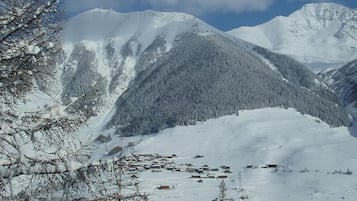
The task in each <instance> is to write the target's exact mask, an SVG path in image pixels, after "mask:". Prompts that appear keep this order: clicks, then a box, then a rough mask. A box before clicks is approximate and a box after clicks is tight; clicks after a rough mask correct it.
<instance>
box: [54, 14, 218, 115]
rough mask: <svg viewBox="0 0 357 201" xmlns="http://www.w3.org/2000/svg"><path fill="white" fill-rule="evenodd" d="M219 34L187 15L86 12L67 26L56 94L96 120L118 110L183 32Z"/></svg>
mask: <svg viewBox="0 0 357 201" xmlns="http://www.w3.org/2000/svg"><path fill="white" fill-rule="evenodd" d="M214 31H215V29H214V28H212V27H209V26H207V25H206V24H204V23H203V22H201V21H200V20H198V19H197V18H195V17H193V16H191V15H186V14H182V13H159V12H154V11H144V12H135V13H125V14H122V13H118V12H115V11H113V10H104V9H93V10H90V11H87V12H84V13H82V14H80V15H78V16H76V17H74V18H72V19H71V20H70V21H69V22H68V23H67V24H66V27H65V31H64V53H65V56H64V60H63V62H62V65H61V66H60V70H59V72H60V73H59V74H58V75H59V76H60V80H61V83H60V84H59V85H60V86H61V87H57V89H58V91H57V92H56V94H61V98H62V100H63V102H64V103H65V104H68V103H69V102H71V101H75V103H74V104H73V105H74V107H76V108H81V109H82V110H85V111H86V114H87V115H88V116H91V115H93V114H96V113H98V112H101V111H102V110H103V106H107V107H105V108H110V107H111V106H113V103H114V102H115V100H116V99H117V98H118V97H119V96H120V95H121V94H122V93H123V92H124V91H125V90H126V89H127V88H128V86H129V84H130V82H131V81H132V79H133V78H134V77H135V76H136V75H137V74H138V73H139V72H141V71H143V70H145V69H146V68H147V67H148V66H149V65H151V64H152V63H154V62H156V60H157V59H158V58H160V57H161V56H162V55H163V54H165V53H166V52H168V51H169V50H170V49H171V48H172V45H173V43H174V42H175V40H177V39H178V37H179V36H180V35H181V34H182V33H201V34H207V33H209V32H214ZM83 106H84V107H85V108H84V107H83ZM101 108H102V109H101Z"/></svg>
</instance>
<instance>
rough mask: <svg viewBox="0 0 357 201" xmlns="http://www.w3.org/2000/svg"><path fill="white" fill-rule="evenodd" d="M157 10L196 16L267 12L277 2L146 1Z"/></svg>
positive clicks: (246, 0) (213, 0) (223, 0)
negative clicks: (254, 11)
mask: <svg viewBox="0 0 357 201" xmlns="http://www.w3.org/2000/svg"><path fill="white" fill-rule="evenodd" d="M146 1H149V2H150V5H151V6H152V7H153V8H156V9H163V10H165V9H166V10H178V11H184V12H189V13H194V14H204V13H208V12H227V11H229V12H242V11H252V10H266V9H267V8H269V6H271V5H272V4H273V3H274V1H275V0H146Z"/></svg>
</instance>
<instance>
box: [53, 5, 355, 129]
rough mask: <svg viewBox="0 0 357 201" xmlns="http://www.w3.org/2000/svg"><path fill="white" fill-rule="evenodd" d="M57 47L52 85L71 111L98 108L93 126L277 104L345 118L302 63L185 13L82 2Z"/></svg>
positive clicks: (160, 123) (159, 122)
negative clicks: (84, 6)
mask: <svg viewBox="0 0 357 201" xmlns="http://www.w3.org/2000/svg"><path fill="white" fill-rule="evenodd" d="M64 47H65V48H64V56H63V62H62V63H61V65H60V67H59V71H58V77H59V78H60V80H61V83H60V87H57V91H58V92H56V94H60V97H61V99H62V101H63V103H64V104H69V103H72V104H71V107H72V108H73V111H77V110H78V109H79V110H81V111H83V112H84V113H85V114H86V115H87V117H92V116H96V115H99V116H100V119H96V122H95V125H98V126H97V127H96V129H98V127H102V126H103V125H104V124H105V123H106V122H108V123H107V124H106V128H116V129H117V128H123V129H127V130H126V131H125V134H128V135H133V134H143V133H151V132H157V131H159V130H161V129H164V128H166V127H172V126H175V125H181V124H192V123H195V122H196V121H202V120H207V119H210V118H214V117H219V116H222V115H227V114H233V113H236V112H237V110H241V109H257V108H264V107H277V106H283V107H293V108H296V109H297V110H298V111H299V112H302V113H306V114H310V115H313V116H316V117H319V118H321V119H322V120H324V121H326V122H328V123H329V124H331V125H333V126H341V125H348V124H349V122H350V120H349V119H348V116H347V114H346V113H345V112H344V110H343V109H342V108H341V107H339V106H338V100H337V98H336V96H335V95H334V94H333V93H332V92H331V91H329V90H328V89H327V88H326V87H325V86H324V85H323V84H322V83H321V82H320V81H319V80H318V77H316V76H315V75H314V74H313V73H311V72H310V71H308V70H307V69H305V68H304V66H302V65H301V64H299V63H297V62H295V61H294V60H292V59H290V58H288V57H286V56H283V55H278V54H274V53H271V52H270V51H268V50H266V49H262V48H258V47H256V46H254V45H251V44H248V43H246V42H243V41H241V40H238V39H234V38H232V37H230V36H228V35H227V34H226V33H223V32H220V31H218V30H216V29H214V28H212V27H211V26H209V25H207V24H205V23H204V22H202V21H201V20H199V19H197V18H195V17H193V16H190V15H187V14H181V13H159V12H154V11H144V12H134V13H125V14H122V13H117V12H115V11H113V10H103V9H94V10H90V11H87V12H85V13H82V14H80V15H78V16H76V17H74V18H73V19H71V20H70V21H69V22H68V23H67V25H66V29H65V31H64ZM248 78H249V79H248ZM124 91H126V93H125V94H123V92H124ZM122 94H123V95H122ZM323 108H327V109H323ZM124 125H125V126H124ZM121 130H122V129H121Z"/></svg>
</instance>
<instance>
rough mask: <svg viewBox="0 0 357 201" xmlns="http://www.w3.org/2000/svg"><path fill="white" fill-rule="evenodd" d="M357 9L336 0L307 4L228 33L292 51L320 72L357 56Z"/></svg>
mask: <svg viewBox="0 0 357 201" xmlns="http://www.w3.org/2000/svg"><path fill="white" fill-rule="evenodd" d="M356 27H357V10H356V9H349V8H347V7H344V6H341V5H338V4H334V3H313V4H306V5H305V6H303V7H302V8H301V9H300V10H297V11H295V12H294V13H292V14H291V15H289V16H287V17H285V16H278V17H275V18H274V19H272V20H271V21H269V22H266V23H264V24H261V25H258V26H254V27H240V28H237V29H234V30H231V31H229V32H228V33H229V34H231V35H233V36H235V37H238V38H241V39H243V40H246V41H249V42H251V43H254V44H257V45H259V46H262V47H265V48H268V49H270V50H272V51H274V52H278V53H282V54H286V55H289V56H291V57H293V58H295V59H297V60H298V61H300V62H302V63H304V64H307V65H308V66H309V67H310V68H311V69H312V70H313V71H315V72H319V71H320V70H322V69H324V68H326V67H332V68H336V67H340V66H342V64H343V63H346V62H348V61H351V60H352V59H354V58H357V28H356Z"/></svg>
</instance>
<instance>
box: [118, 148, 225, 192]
mask: <svg viewBox="0 0 357 201" xmlns="http://www.w3.org/2000/svg"><path fill="white" fill-rule="evenodd" d="M203 157H204V156H202V155H196V156H194V157H193V159H199V158H203ZM175 158H177V155H176V154H172V155H166V156H164V155H160V154H130V155H127V156H124V157H123V158H122V159H121V162H122V163H124V164H125V167H127V168H126V170H125V172H126V173H127V174H128V175H129V176H130V177H131V178H138V177H139V174H140V173H141V172H145V171H150V172H152V173H159V172H164V171H166V172H172V173H186V174H187V173H189V174H190V175H191V176H190V178H192V179H194V180H196V181H197V182H198V183H203V181H204V180H205V179H220V180H222V179H227V178H229V175H230V174H231V173H232V172H231V169H230V167H229V166H226V165H222V166H220V167H210V166H209V165H208V164H205V165H202V166H199V167H198V166H194V165H193V164H191V163H184V164H176V163H175V161H174V160H175ZM157 188H158V189H159V190H169V189H171V188H172V187H171V186H170V185H166V184H162V185H160V186H158V187H157Z"/></svg>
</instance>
